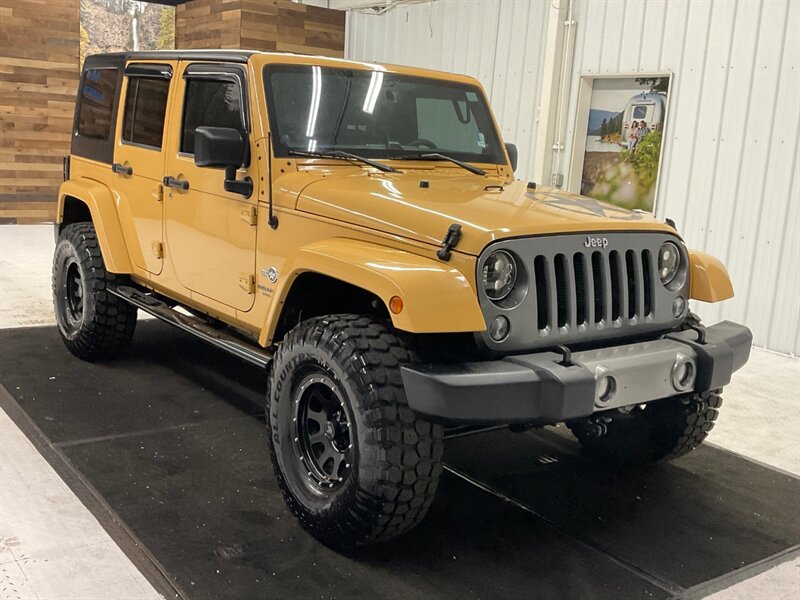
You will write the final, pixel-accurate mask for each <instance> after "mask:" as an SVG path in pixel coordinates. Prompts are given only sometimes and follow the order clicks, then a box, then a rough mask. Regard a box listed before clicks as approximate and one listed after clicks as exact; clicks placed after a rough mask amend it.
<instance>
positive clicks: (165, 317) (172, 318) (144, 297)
mask: <svg viewBox="0 0 800 600" xmlns="http://www.w3.org/2000/svg"><path fill="white" fill-rule="evenodd" d="M108 291H109V292H110V293H112V294H114V295H115V296H119V297H120V298H122V299H123V300H127V301H128V302H130V303H131V304H133V305H134V306H135V307H137V308H140V309H142V310H143V311H145V312H146V313H149V314H151V315H153V316H154V317H156V318H157V319H160V320H162V321H164V322H165V323H169V324H170V325H174V326H175V327H178V328H179V329H183V330H184V331H186V332H188V333H191V334H192V335H194V336H196V337H199V338H200V339H201V340H203V341H204V342H208V343H209V344H211V345H213V346H216V347H217V348H220V349H222V350H225V351H226V352H229V353H230V354H233V355H234V356H237V357H239V358H241V359H242V360H244V361H247V362H249V363H251V364H254V365H256V366H257V367H262V368H266V367H267V366H268V365H269V363H270V362H271V361H272V353H271V352H268V351H267V350H264V349H263V348H260V347H258V346H256V345H254V344H248V343H247V342H246V341H243V340H240V339H239V338H237V337H235V336H233V335H231V334H229V333H226V332H225V331H220V330H217V329H214V328H213V327H210V326H209V325H208V324H206V323H205V322H203V320H202V319H200V318H198V317H190V316H187V315H184V314H181V313H179V312H178V311H176V310H174V309H172V308H170V307H169V306H168V305H167V304H166V303H164V302H162V301H161V300H159V299H158V298H156V297H155V296H153V295H151V294H149V293H147V292H145V291H144V290H143V289H138V288H135V287H132V286H128V285H120V286H118V287H109V288H108Z"/></svg>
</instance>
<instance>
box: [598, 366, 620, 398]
mask: <svg viewBox="0 0 800 600" xmlns="http://www.w3.org/2000/svg"><path fill="white" fill-rule="evenodd" d="M595 379H596V381H597V384H596V386H595V398H596V399H597V402H598V403H600V404H605V403H607V402H608V401H609V400H611V398H613V397H614V394H615V393H616V392H617V380H616V379H614V376H613V375H606V374H605V369H603V370H600V369H598V371H597V372H596V373H595Z"/></svg>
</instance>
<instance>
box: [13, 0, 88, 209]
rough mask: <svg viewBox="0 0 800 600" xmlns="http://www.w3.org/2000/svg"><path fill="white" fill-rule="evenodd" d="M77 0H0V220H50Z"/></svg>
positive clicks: (73, 80)
mask: <svg viewBox="0 0 800 600" xmlns="http://www.w3.org/2000/svg"><path fill="white" fill-rule="evenodd" d="M78 9H79V0H53V1H52V2H48V3H47V6H46V7H45V6H44V5H43V3H42V2H41V1H37V0H0V222H4V223H8V222H20V223H25V222H31V221H52V220H53V218H54V216H55V207H56V202H55V200H56V194H57V192H58V186H59V185H60V183H61V180H62V158H63V157H64V155H66V154H69V143H70V132H71V131H72V110H73V108H72V107H73V101H74V98H75V90H76V89H77V87H78V77H79V66H78V61H79V57H78V54H79V40H78V36H79V31H78V28H79V18H78Z"/></svg>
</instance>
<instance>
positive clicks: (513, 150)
mask: <svg viewBox="0 0 800 600" xmlns="http://www.w3.org/2000/svg"><path fill="white" fill-rule="evenodd" d="M195 143H197V142H195ZM506 152H508V160H509V162H510V163H511V170H512V171H516V170H517V157H518V156H519V153H518V152H517V147H516V146H515V145H514V144H506Z"/></svg>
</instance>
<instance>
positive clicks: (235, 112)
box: [181, 79, 244, 154]
mask: <svg viewBox="0 0 800 600" xmlns="http://www.w3.org/2000/svg"><path fill="white" fill-rule="evenodd" d="M242 123H243V119H242V96H241V92H240V90H239V86H238V85H237V84H236V83H233V82H230V81H219V80H204V79H189V80H188V81H187V82H186V98H185V100H184V107H183V128H182V132H181V152H186V153H187V154H194V130H195V129H197V128H198V127H202V126H204V125H205V126H210V127H231V128H233V129H237V130H238V131H240V132H241V133H242V135H244V128H243V125H242Z"/></svg>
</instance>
